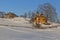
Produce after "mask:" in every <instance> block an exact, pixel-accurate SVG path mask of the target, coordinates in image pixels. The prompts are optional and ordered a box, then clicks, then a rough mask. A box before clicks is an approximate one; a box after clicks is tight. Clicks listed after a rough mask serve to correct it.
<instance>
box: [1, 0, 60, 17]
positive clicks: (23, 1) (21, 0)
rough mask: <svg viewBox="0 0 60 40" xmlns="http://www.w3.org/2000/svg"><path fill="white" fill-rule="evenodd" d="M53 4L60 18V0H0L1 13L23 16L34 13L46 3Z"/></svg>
mask: <svg viewBox="0 0 60 40" xmlns="http://www.w3.org/2000/svg"><path fill="white" fill-rule="evenodd" d="M47 2H48V3H50V4H52V5H53V6H54V7H55V8H56V10H57V13H58V17H60V0H0V11H4V12H9V11H11V12H14V13H15V14H17V15H21V14H23V13H25V12H29V11H34V10H36V9H37V8H38V6H39V5H41V4H44V3H47Z"/></svg>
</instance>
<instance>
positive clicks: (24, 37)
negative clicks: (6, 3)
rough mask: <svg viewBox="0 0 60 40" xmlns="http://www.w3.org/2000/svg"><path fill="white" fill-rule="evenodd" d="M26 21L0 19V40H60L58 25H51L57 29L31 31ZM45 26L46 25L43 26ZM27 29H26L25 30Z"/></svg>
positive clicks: (30, 25)
mask: <svg viewBox="0 0 60 40" xmlns="http://www.w3.org/2000/svg"><path fill="white" fill-rule="evenodd" d="M27 20H28V19H24V18H21V17H20V18H14V19H6V18H0V40H60V25H59V24H58V23H51V24H52V25H53V26H58V27H57V28H48V29H32V28H29V27H32V24H30V23H29V22H28V21H27ZM43 26H47V27H48V25H43ZM26 27H28V28H26Z"/></svg>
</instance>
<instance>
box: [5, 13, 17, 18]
mask: <svg viewBox="0 0 60 40" xmlns="http://www.w3.org/2000/svg"><path fill="white" fill-rule="evenodd" d="M14 17H18V16H17V15H16V14H14V13H11V12H9V13H8V14H5V18H14Z"/></svg>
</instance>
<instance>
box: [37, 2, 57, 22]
mask: <svg viewBox="0 0 60 40" xmlns="http://www.w3.org/2000/svg"><path fill="white" fill-rule="evenodd" d="M38 11H40V12H41V11H42V12H43V13H44V14H45V15H46V17H47V19H48V20H49V21H51V22H58V18H57V12H56V9H55V8H54V7H53V6H52V5H51V4H50V3H45V4H43V5H41V6H40V7H39V9H38Z"/></svg>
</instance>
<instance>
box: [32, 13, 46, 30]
mask: <svg viewBox="0 0 60 40" xmlns="http://www.w3.org/2000/svg"><path fill="white" fill-rule="evenodd" d="M32 22H33V24H34V25H35V28H39V29H40V28H41V24H46V23H47V17H45V16H44V14H39V15H36V16H35V18H34V19H33V21H32Z"/></svg>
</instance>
